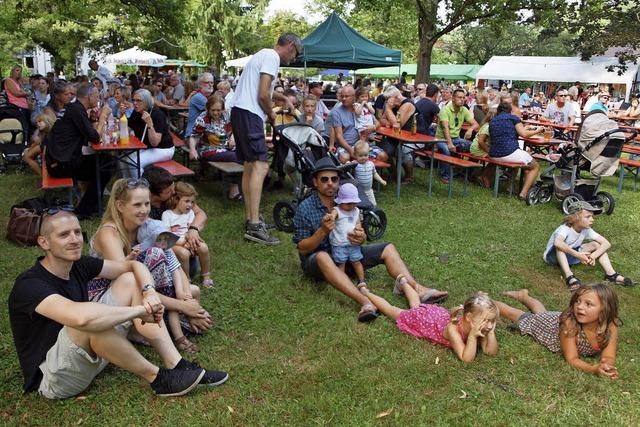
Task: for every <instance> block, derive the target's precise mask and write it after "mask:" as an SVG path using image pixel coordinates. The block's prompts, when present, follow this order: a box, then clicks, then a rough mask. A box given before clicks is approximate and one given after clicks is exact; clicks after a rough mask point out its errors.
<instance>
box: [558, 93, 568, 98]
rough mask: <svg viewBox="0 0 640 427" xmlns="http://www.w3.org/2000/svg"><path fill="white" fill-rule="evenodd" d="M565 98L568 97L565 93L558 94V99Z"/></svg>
mask: <svg viewBox="0 0 640 427" xmlns="http://www.w3.org/2000/svg"><path fill="white" fill-rule="evenodd" d="M565 96H569V95H567V94H566V93H565V94H560V93H559V94H558V97H560V98H564V97H565Z"/></svg>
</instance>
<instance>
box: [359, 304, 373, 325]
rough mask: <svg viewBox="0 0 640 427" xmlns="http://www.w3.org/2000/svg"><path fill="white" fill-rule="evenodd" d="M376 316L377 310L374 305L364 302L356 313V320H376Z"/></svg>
mask: <svg viewBox="0 0 640 427" xmlns="http://www.w3.org/2000/svg"><path fill="white" fill-rule="evenodd" d="M377 317H378V312H377V311H376V308H375V306H374V305H373V304H371V303H366V304H364V305H363V306H362V308H361V309H360V312H359V313H358V322H371V321H372V320H376V318H377Z"/></svg>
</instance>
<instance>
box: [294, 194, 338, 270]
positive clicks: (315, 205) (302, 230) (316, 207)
mask: <svg viewBox="0 0 640 427" xmlns="http://www.w3.org/2000/svg"><path fill="white" fill-rule="evenodd" d="M328 213H329V211H328V210H327V208H326V207H325V206H324V205H323V204H322V200H320V197H318V192H317V191H314V192H313V194H311V196H309V197H307V198H306V199H305V200H303V201H302V203H300V205H298V209H296V215H295V216H294V217H293V228H294V232H293V243H295V244H296V245H297V244H298V243H300V242H301V241H302V240H304V239H308V238H309V237H311V236H313V234H314V233H315V232H316V231H318V229H319V228H320V227H321V226H322V218H323V217H324V216H325V215H326V214H328ZM319 251H326V252H331V245H330V243H329V236H328V235H327V237H325V239H324V240H323V241H322V243H320V244H319V245H318V247H317V248H315V249H314V250H313V252H311V253H309V254H307V255H304V256H303V255H300V260H301V261H303V260H304V259H305V258H306V257H308V256H309V255H311V254H313V253H315V252H319Z"/></svg>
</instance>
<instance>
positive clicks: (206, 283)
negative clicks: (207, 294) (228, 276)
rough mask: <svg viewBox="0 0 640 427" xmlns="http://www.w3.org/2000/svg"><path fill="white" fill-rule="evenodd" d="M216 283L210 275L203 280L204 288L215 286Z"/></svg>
mask: <svg viewBox="0 0 640 427" xmlns="http://www.w3.org/2000/svg"><path fill="white" fill-rule="evenodd" d="M215 284H216V283H215V282H214V281H213V279H211V278H210V277H207V278H206V279H204V280H203V281H202V287H203V288H213V287H214V286H215Z"/></svg>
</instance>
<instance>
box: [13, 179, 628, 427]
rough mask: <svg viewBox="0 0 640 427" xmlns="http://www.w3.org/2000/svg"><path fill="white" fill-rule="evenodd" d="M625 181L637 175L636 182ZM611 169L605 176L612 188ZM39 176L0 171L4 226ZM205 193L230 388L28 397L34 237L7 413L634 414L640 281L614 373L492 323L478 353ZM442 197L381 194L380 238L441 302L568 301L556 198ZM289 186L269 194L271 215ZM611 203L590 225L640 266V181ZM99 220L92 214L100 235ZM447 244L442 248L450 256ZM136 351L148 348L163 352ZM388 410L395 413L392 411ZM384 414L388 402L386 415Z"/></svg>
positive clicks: (422, 191) (52, 417) (408, 191)
mask: <svg viewBox="0 0 640 427" xmlns="http://www.w3.org/2000/svg"><path fill="white" fill-rule="evenodd" d="M629 184H630V182H629ZM614 185H615V181H614V178H609V179H608V180H607V182H606V184H605V187H606V188H605V189H606V190H608V191H610V192H612V193H614V194H615V188H614ZM35 186H36V178H35V177H33V176H30V175H27V176H17V175H13V174H11V173H10V174H9V175H7V176H2V177H0V195H1V198H0V200H1V202H0V210H1V211H2V212H3V215H2V220H1V221H0V226H1V227H2V229H3V230H4V228H5V227H6V221H7V217H8V211H9V207H10V206H11V205H12V204H14V203H16V202H18V201H20V200H23V199H25V198H27V197H32V196H35V195H36V190H35ZM197 187H198V190H199V192H200V198H199V200H198V203H199V204H200V205H201V206H203V207H204V208H205V210H206V211H207V213H208V214H209V217H210V220H209V224H208V225H207V227H206V230H205V232H204V236H205V238H206V240H207V242H208V243H209V245H210V247H211V248H212V253H213V271H214V275H213V277H214V278H215V280H216V282H217V283H218V285H217V288H216V289H213V290H205V291H204V296H203V300H204V305H205V306H206V307H207V308H208V309H209V311H210V312H211V313H212V314H213V315H214V317H215V319H216V321H217V323H216V327H215V328H214V329H213V330H212V331H210V332H209V333H208V334H207V335H206V336H203V337H201V338H199V339H197V342H198V344H199V346H200V348H201V349H202V351H201V352H200V353H199V355H198V361H199V362H200V363H201V364H202V365H205V366H209V367H216V368H222V369H225V370H228V371H229V372H230V375H231V379H230V381H229V382H228V383H227V384H225V385H224V386H222V387H219V388H215V389H210V390H202V389H201V390H199V391H197V392H195V393H193V394H192V395H189V396H188V397H183V398H171V399H160V398H156V397H154V396H153V395H152V393H151V391H150V389H149V387H148V386H146V385H145V384H144V383H143V381H141V380H139V379H138V378H136V377H134V376H133V375H131V374H129V373H126V372H123V371H121V370H119V369H117V368H113V367H109V368H108V369H107V370H106V371H105V372H104V373H103V374H101V375H100V376H99V377H98V378H97V379H96V381H95V382H94V383H93V385H92V386H91V387H90V388H89V389H88V390H87V391H86V393H84V394H83V396H82V397H81V398H79V399H69V400H66V401H56V402H51V401H47V400H45V399H43V398H40V397H38V396H36V395H34V394H30V395H27V396H23V395H22V392H21V385H22V376H21V373H20V370H19V366H18V361H17V358H16V355H15V349H14V347H13V343H12V339H11V331H10V328H9V320H8V312H7V307H6V301H7V297H8V295H9V292H10V289H11V287H12V286H13V281H14V279H15V277H16V275H17V274H19V273H20V272H21V271H23V270H24V269H26V268H28V267H29V266H30V265H32V264H33V262H34V260H35V257H36V255H38V253H39V251H38V250H37V249H35V248H31V249H18V248H16V247H15V246H13V245H12V244H9V243H8V242H6V241H4V240H3V241H2V243H0V259H1V260H2V261H1V262H0V273H1V276H0V277H1V279H0V296H1V298H0V299H1V301H2V302H1V308H0V337H1V341H0V356H1V358H0V383H1V384H0V393H1V396H2V399H1V402H0V423H3V424H34V425H69V424H88V425H100V424H109V425H151V424H153V425H186V424H190V425H303V426H311V425H336V426H341V425H354V426H362V425H378V424H379V425H523V424H525V425H526V424H531V425H550V424H553V425H555V424H564V425H579V424H585V423H588V424H601V423H604V422H607V423H611V425H638V423H639V422H640V409H638V408H639V406H638V404H637V401H638V398H639V397H640V386H639V383H638V378H639V377H640V376H639V373H640V369H639V367H638V364H639V362H640V357H639V354H638V348H639V346H638V338H637V337H638V332H639V331H640V325H639V320H640V315H639V314H638V313H639V312H640V310H639V309H640V299H639V298H638V294H639V290H638V288H633V289H627V288H624V289H623V288H620V287H617V288H616V291H617V293H618V295H619V297H620V309H621V318H622V319H623V321H624V326H623V327H622V328H621V329H620V345H619V350H618V363H617V366H618V370H619V372H620V379H619V380H617V381H609V380H605V379H600V378H597V377H595V376H592V375H588V374H585V373H582V372H579V371H576V370H574V369H571V368H570V367H569V366H568V365H567V364H566V363H565V362H564V360H563V359H562V357H561V356H560V355H554V354H551V353H549V352H548V351H547V350H545V349H544V348H542V347H540V346H539V345H537V344H535V343H534V342H533V341H532V340H531V339H528V338H526V337H520V336H518V335H515V334H514V333H512V332H509V331H507V329H506V328H505V323H504V322H502V323H500V324H499V325H498V330H497V336H498V343H499V349H500V351H499V354H498V356H497V357H494V358H490V357H486V356H482V355H481V356H479V357H478V358H477V360H476V361H475V362H473V363H471V364H468V365H464V364H462V363H461V362H459V361H458V360H457V359H456V358H455V356H454V355H453V353H451V352H449V351H447V350H446V349H443V348H439V347H435V346H433V345H431V344H428V343H426V342H423V341H418V340H415V339H412V338H410V337H408V336H405V335H403V334H401V333H400V332H398V331H397V329H396V327H395V325H394V324H393V322H392V321H390V320H388V319H385V318H379V319H378V320H376V321H375V322H373V323H371V324H360V323H358V322H357V321H356V315H357V306H356V305H355V304H354V303H353V302H351V301H350V300H349V299H348V298H346V297H344V296H343V295H341V294H339V293H338V292H336V291H335V290H334V289H332V288H331V287H327V286H323V285H318V284H315V283H313V282H311V281H309V280H307V279H305V278H303V277H302V275H301V273H300V270H299V267H298V259H297V255H296V251H295V248H294V245H293V244H292V243H291V240H290V239H291V236H290V235H287V234H284V233H278V236H279V237H280V239H281V240H282V241H283V243H282V244H281V245H279V246H276V247H263V246H258V245H256V244H250V243H246V242H244V241H243V240H242V238H241V226H242V222H243V221H242V206H241V205H239V204H234V205H232V206H230V207H229V208H228V209H227V210H224V209H223V207H222V202H221V196H220V192H221V189H220V185H219V183H218V182H211V181H206V182H198V183H197ZM456 190H457V191H456V193H457V194H456V195H455V196H454V198H453V199H451V200H448V199H447V198H446V188H445V187H444V186H442V185H439V184H436V190H435V195H434V197H432V198H427V197H426V183H425V174H424V172H423V171H420V172H419V173H418V181H417V182H416V183H415V184H413V185H411V186H408V187H403V189H402V197H401V198H400V199H399V200H398V199H396V198H395V197H394V191H393V189H392V188H387V189H385V190H383V191H382V193H381V194H380V195H379V196H378V199H379V203H380V206H381V207H382V208H384V210H385V211H386V213H387V216H388V218H389V226H388V229H387V233H386V235H385V237H384V240H387V241H391V242H393V243H395V244H396V246H397V247H398V249H399V251H400V252H401V254H402V255H403V257H404V259H405V260H406V262H407V264H408V265H409V266H410V268H411V270H412V272H413V273H414V275H415V276H416V277H417V278H418V279H419V280H420V281H421V282H422V283H423V284H425V285H432V286H435V287H437V288H439V289H443V290H447V291H449V292H450V294H451V297H450V299H449V300H448V301H447V302H446V303H445V305H446V306H447V307H451V306H453V305H456V304H460V303H461V302H462V301H463V300H464V299H465V297H466V296H468V295H469V294H470V293H472V292H473V291H476V290H484V291H487V292H489V293H490V294H491V295H492V296H495V297H497V296H499V294H500V292H502V291H504V290H508V289H517V288H521V287H527V288H529V289H530V290H531V294H532V295H534V296H536V297H539V298H540V299H541V300H542V301H543V302H544V303H545V304H546V306H547V307H548V308H550V309H557V310H560V309H563V308H564V307H565V305H566V304H567V301H568V296H569V294H568V292H567V291H566V289H565V286H564V282H563V280H562V278H561V277H560V272H559V270H558V269H554V268H551V267H548V266H546V265H544V264H543V262H542V251H543V249H544V245H545V243H546V241H547V239H548V237H549V235H550V234H551V232H552V231H553V229H554V228H555V227H556V226H557V225H558V224H559V223H560V222H561V220H562V215H561V213H560V211H559V209H558V208H557V205H556V204H554V203H551V204H548V205H542V206H535V207H526V206H525V205H524V204H523V203H522V202H519V201H517V199H515V198H508V197H506V196H504V195H502V196H501V197H499V198H498V199H494V198H493V197H491V194H490V193H489V192H488V191H486V190H482V189H480V188H477V187H474V188H471V191H470V195H469V196H468V197H465V198H462V197H460V190H461V186H459V185H458V184H456ZM286 197H288V196H287V193H286V192H284V191H283V192H279V193H266V196H265V201H264V203H263V204H264V206H265V208H266V213H267V214H268V215H267V216H269V217H270V211H269V209H270V208H271V207H272V206H273V204H274V203H275V201H276V200H278V199H282V198H286ZM616 199H617V200H616V201H617V208H616V211H615V212H614V214H613V215H612V216H608V217H607V216H600V217H597V218H596V221H595V225H594V228H595V229H596V230H597V231H598V232H600V233H601V234H603V235H605V236H606V237H607V238H608V239H609V240H610V241H611V242H612V243H613V248H612V249H611V252H610V253H611V256H612V259H613V263H614V267H616V269H617V270H619V271H620V272H621V273H623V274H625V275H628V276H630V277H632V278H635V279H639V278H640V268H638V262H637V252H636V251H637V246H636V243H637V240H636V239H637V238H638V232H637V228H638V224H640V193H634V192H633V191H632V190H631V186H630V185H628V187H627V188H626V189H625V192H624V193H623V194H622V195H620V196H616ZM96 226H97V221H92V222H84V223H83V228H84V229H85V230H86V231H87V232H88V234H89V235H91V234H92V233H93V232H94V231H95V228H96ZM443 255H446V256H443ZM577 274H578V276H579V277H580V278H581V279H582V280H583V281H595V280H600V279H601V278H602V276H603V273H602V271H601V270H600V269H599V268H592V269H586V268H584V267H578V268H577ZM369 283H370V287H371V289H372V290H374V291H375V292H377V293H379V294H381V295H383V296H384V297H386V298H388V299H389V300H390V301H392V302H393V303H394V304H397V305H400V306H404V304H405V303H404V301H403V300H402V299H401V298H398V297H395V296H393V295H392V294H391V289H392V287H393V282H392V280H391V279H390V278H388V277H387V276H386V272H385V271H384V268H382V267H378V268H376V269H374V270H372V271H371V272H370V277H369ZM141 351H142V352H143V353H144V354H146V355H148V356H149V357H150V359H151V360H153V361H156V362H157V357H155V355H153V354H152V352H150V351H149V350H148V349H146V348H142V349H141ZM384 414H386V415H384ZM378 415H384V416H381V417H380V418H377V416H378Z"/></svg>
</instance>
